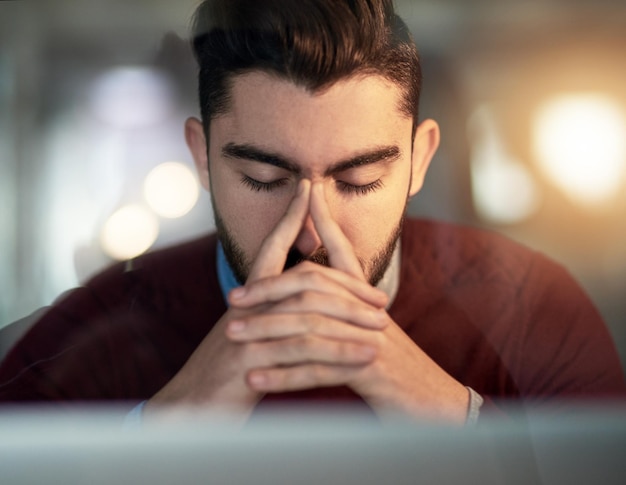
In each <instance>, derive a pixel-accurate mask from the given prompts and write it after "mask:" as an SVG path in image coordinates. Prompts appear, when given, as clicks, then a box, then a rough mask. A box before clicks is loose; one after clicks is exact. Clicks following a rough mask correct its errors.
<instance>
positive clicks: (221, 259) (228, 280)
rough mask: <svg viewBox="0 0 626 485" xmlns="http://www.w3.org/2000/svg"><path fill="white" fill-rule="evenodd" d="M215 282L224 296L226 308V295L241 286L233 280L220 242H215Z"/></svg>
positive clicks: (233, 275) (233, 277)
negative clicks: (216, 281) (217, 282)
mask: <svg viewBox="0 0 626 485" xmlns="http://www.w3.org/2000/svg"><path fill="white" fill-rule="evenodd" d="M216 259H217V280H218V281H219V284H220V289H221V290H222V295H223V296H224V301H225V302H226V306H228V293H230V291H231V290H232V289H233V288H237V287H238V286H241V284H240V283H239V282H238V281H237V278H235V273H233V270H232V268H231V267H230V264H228V261H227V260H226V255H225V254H224V248H223V247H222V243H221V242H219V241H218V242H217V254H216Z"/></svg>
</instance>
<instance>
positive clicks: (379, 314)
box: [375, 309, 387, 323]
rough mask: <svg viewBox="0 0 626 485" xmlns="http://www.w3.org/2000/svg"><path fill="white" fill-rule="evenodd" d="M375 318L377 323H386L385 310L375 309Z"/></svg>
mask: <svg viewBox="0 0 626 485" xmlns="http://www.w3.org/2000/svg"><path fill="white" fill-rule="evenodd" d="M375 318H376V321H377V322H378V323H387V311H386V310H384V309H382V310H376V312H375Z"/></svg>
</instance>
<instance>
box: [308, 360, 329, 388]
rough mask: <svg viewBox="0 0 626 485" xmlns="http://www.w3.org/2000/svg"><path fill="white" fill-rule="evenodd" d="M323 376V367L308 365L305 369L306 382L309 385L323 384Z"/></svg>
mask: <svg viewBox="0 0 626 485" xmlns="http://www.w3.org/2000/svg"><path fill="white" fill-rule="evenodd" d="M324 375H325V367H324V366H322V365H319V364H312V365H309V366H308V367H307V369H306V376H305V378H306V380H307V381H308V382H309V384H315V383H317V382H323V380H324Z"/></svg>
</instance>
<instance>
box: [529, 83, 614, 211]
mask: <svg viewBox="0 0 626 485" xmlns="http://www.w3.org/2000/svg"><path fill="white" fill-rule="evenodd" d="M533 148H534V151H535V156H536V160H537V162H538V163H539V166H540V168H541V170H542V171H543V173H544V174H545V175H546V176H547V177H548V178H549V179H550V180H551V181H552V182H553V183H554V184H555V185H556V186H558V187H559V188H560V189H562V190H563V191H564V192H565V193H566V194H567V195H568V196H569V197H570V199H572V200H574V201H577V202H580V203H583V204H587V205H597V204H600V203H603V202H606V201H609V200H610V199H611V198H612V197H613V196H615V195H616V194H617V193H618V191H619V190H620V188H621V187H622V185H623V183H624V178H625V175H626V121H625V118H624V112H623V110H622V109H621V107H620V105H619V104H618V103H617V102H615V101H613V100H612V99H611V98H609V97H607V96H603V95H600V94H569V95H561V96H558V97H555V98H553V99H551V100H549V101H547V102H546V103H545V104H543V105H542V106H541V107H540V108H539V109H538V110H537V112H536V116H535V119H534V125H533Z"/></svg>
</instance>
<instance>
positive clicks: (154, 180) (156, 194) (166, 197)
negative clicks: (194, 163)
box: [144, 162, 200, 218]
mask: <svg viewBox="0 0 626 485" xmlns="http://www.w3.org/2000/svg"><path fill="white" fill-rule="evenodd" d="M199 195H200V189H199V187H198V182H197V180H196V178H195V176H194V175H193V172H192V171H191V170H190V169H189V168H188V167H187V166H186V165H183V164H182V163H178V162H166V163H162V164H160V165H158V166H157V167H155V168H154V169H152V171H151V172H150V173H149V174H148V176H147V177H146V181H145V183H144V197H145V198H146V201H147V202H148V204H149V205H150V207H151V208H152V210H153V211H154V212H156V213H157V214H158V215H160V216H162V217H168V218H175V217H182V216H184V215H185V214H187V213H188V212H189V211H190V210H191V209H192V208H193V207H194V206H195V205H196V202H198V196H199Z"/></svg>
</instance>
